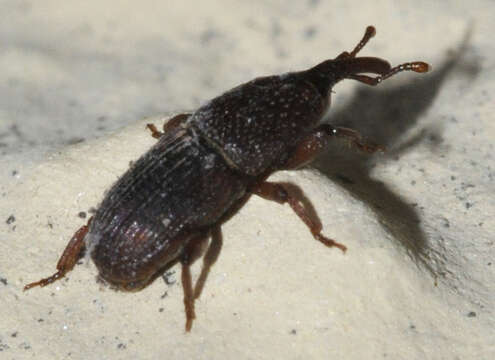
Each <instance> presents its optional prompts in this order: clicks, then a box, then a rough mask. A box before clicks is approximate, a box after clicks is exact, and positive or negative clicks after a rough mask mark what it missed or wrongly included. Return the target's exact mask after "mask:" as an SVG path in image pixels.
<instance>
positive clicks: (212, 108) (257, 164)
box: [24, 26, 429, 331]
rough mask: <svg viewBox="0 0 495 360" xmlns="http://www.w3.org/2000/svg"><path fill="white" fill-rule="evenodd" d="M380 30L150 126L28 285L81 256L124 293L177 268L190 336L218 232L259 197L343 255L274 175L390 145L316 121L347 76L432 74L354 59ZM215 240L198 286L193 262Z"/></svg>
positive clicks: (417, 65)
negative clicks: (52, 260)
mask: <svg viewBox="0 0 495 360" xmlns="http://www.w3.org/2000/svg"><path fill="white" fill-rule="evenodd" d="M374 35H375V28H374V27H372V26H369V27H368V28H367V29H366V32H365V35H364V37H363V38H362V40H361V41H360V42H359V43H358V45H357V46H356V47H355V48H354V50H352V51H351V52H343V53H341V54H340V55H339V56H337V57H336V58H335V59H330V60H326V61H323V62H322V63H320V64H318V65H316V66H314V67H312V68H310V69H308V70H305V71H299V72H291V73H287V74H283V75H275V76H266V77H260V78H256V79H254V80H252V81H249V82H247V83H245V84H242V85H239V86H237V87H235V88H233V89H232V90H229V91H227V92H226V93H224V94H222V95H220V96H218V97H216V98H214V99H213V100H211V101H209V102H208V103H206V104H205V105H203V106H202V107H200V108H199V109H198V110H196V111H195V112H193V113H191V114H181V115H178V116H176V117H174V118H172V119H171V120H170V121H168V122H167V123H166V124H165V125H164V131H163V132H159V131H158V130H157V129H156V128H155V127H154V126H153V125H148V128H149V129H150V130H151V133H152V136H153V137H155V138H157V139H158V142H157V143H156V144H155V145H154V146H153V147H152V148H151V149H150V150H149V151H148V152H147V153H145V154H144V155H143V156H141V158H140V159H138V160H137V161H136V162H135V163H134V164H133V166H132V167H131V168H130V169H129V170H128V171H127V172H126V173H125V174H124V175H123V176H122V177H121V178H120V179H119V180H117V182H116V183H115V184H114V185H113V186H112V188H111V189H110V190H109V191H108V193H107V194H106V196H105V198H104V199H103V201H102V202H101V204H100V206H99V207H98V210H97V211H96V213H95V215H94V216H93V217H92V218H90V219H89V221H88V223H87V224H86V225H84V226H83V227H81V228H80V229H79V230H78V231H77V232H76V233H75V234H74V236H73V237H72V239H71V240H70V241H69V243H68V245H67V247H66V249H65V251H64V253H63V254H62V256H61V257H60V260H59V261H58V264H57V272H56V273H55V274H54V275H52V276H50V277H48V278H44V279H42V280H39V281H37V282H33V283H31V284H28V285H26V286H25V288H24V289H25V290H27V289H30V288H32V287H35V286H45V285H48V284H50V283H52V282H54V281H56V280H58V279H60V278H62V277H63V276H65V274H66V273H67V272H69V271H70V270H72V268H73V267H74V265H75V264H76V262H77V261H78V259H80V257H81V256H82V254H83V253H84V252H87V253H88V254H89V255H90V256H91V258H92V260H93V261H94V263H95V264H96V267H97V268H98V271H99V274H98V276H99V278H100V279H101V280H103V281H104V282H105V283H107V284H109V285H110V286H111V287H113V288H116V289H120V290H128V291H132V290H139V289H141V288H143V287H145V286H146V285H148V284H149V283H150V282H151V281H153V280H154V279H155V278H156V277H157V276H159V275H160V274H162V273H163V272H164V271H165V270H166V269H168V268H169V267H171V266H173V265H174V264H176V263H177V262H179V263H180V264H181V265H182V285H183V290H184V304H185V312H186V325H185V327H186V331H189V330H190V329H191V326H192V322H193V319H194V318H195V315H194V301H195V299H197V298H198V297H199V296H200V294H201V291H202V289H203V286H204V284H205V281H206V278H207V276H208V272H209V269H210V267H211V266H212V265H213V264H214V263H215V261H216V259H217V257H218V255H219V253H220V249H221V245H222V234H221V230H220V227H221V225H222V223H224V222H225V221H226V220H227V219H228V218H229V217H230V216H231V215H232V214H233V213H234V212H235V211H236V210H237V209H239V208H240V207H241V206H242V205H244V203H245V202H246V201H247V199H248V198H249V196H251V195H252V194H255V195H258V196H261V197H263V198H265V199H267V200H273V201H276V202H278V203H280V204H284V203H288V204H289V205H290V206H291V208H292V209H293V210H294V212H295V213H296V214H297V215H298V216H299V218H300V219H301V220H302V221H303V222H304V223H305V224H306V225H307V226H308V228H309V230H310V231H311V233H312V235H313V237H314V238H315V239H317V240H319V241H321V242H322V243H323V244H324V245H326V246H328V247H332V246H336V247H338V248H340V249H341V250H342V251H345V250H346V248H345V246H344V245H342V244H339V243H337V242H335V241H333V240H331V239H329V238H327V237H325V236H323V235H322V234H321V225H319V223H318V222H317V221H314V220H312V219H311V217H310V216H309V215H308V214H307V211H306V210H305V208H304V206H303V205H302V203H301V202H300V200H299V199H297V198H295V197H293V196H292V195H290V194H289V193H288V192H287V190H286V189H285V188H284V185H282V184H279V183H274V182H268V181H266V179H267V178H268V176H270V174H272V173H273V172H275V171H277V170H282V169H294V168H297V167H300V166H302V165H304V164H306V163H308V162H310V161H311V160H312V159H313V158H314V157H315V156H316V155H317V154H319V153H320V152H321V151H322V150H323V149H324V148H325V147H326V145H327V143H328V142H329V141H331V140H332V139H333V138H344V139H346V140H348V141H349V142H350V143H351V144H353V145H355V146H356V147H357V148H359V149H360V150H362V151H365V152H368V153H373V152H375V151H378V150H382V147H380V146H379V145H374V144H370V143H366V142H365V141H364V140H363V139H362V138H361V136H360V135H359V134H358V133H357V132H356V131H354V130H351V129H347V128H341V127H333V126H331V125H329V124H320V120H321V119H322V117H323V115H324V114H325V112H326V111H327V109H328V107H329V104H330V92H331V90H332V87H333V86H334V85H335V84H336V83H337V82H339V81H341V80H343V79H353V80H357V81H359V82H361V83H364V84H367V85H377V84H379V83H381V82H382V81H383V80H385V79H387V78H389V77H391V76H393V75H395V74H397V73H399V72H401V71H406V70H411V71H415V72H419V73H424V72H427V71H428V69H429V66H428V64H426V63H424V62H409V63H405V64H402V65H399V66H396V67H391V66H390V64H389V63H388V62H387V61H385V60H383V59H380V58H375V57H356V55H357V53H358V52H359V51H360V50H361V49H362V48H363V47H364V46H365V45H366V43H367V42H368V40H369V39H370V38H371V37H373V36H374ZM365 74H375V75H376V76H374V77H372V76H369V75H365ZM208 239H211V241H210V243H209V246H208V249H207V250H206V253H205V254H204V256H203V267H202V270H201V274H200V275H199V278H198V280H197V281H196V284H195V285H194V286H193V283H192V280H191V273H190V266H191V264H192V263H193V262H194V261H195V260H196V259H197V258H199V257H200V256H201V255H202V253H203V251H202V250H203V249H204V248H205V247H206V246H205V245H206V244H207V243H208Z"/></svg>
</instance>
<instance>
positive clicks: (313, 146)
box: [283, 124, 385, 170]
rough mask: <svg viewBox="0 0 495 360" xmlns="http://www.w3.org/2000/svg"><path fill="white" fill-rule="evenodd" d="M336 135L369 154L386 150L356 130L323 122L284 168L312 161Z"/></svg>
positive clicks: (299, 145)
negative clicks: (369, 141)
mask: <svg viewBox="0 0 495 360" xmlns="http://www.w3.org/2000/svg"><path fill="white" fill-rule="evenodd" d="M334 137H337V138H344V139H345V140H347V141H348V142H349V143H350V144H351V145H353V146H355V147H357V148H358V149H359V150H361V151H364V152H367V153H369V154H372V153H374V152H376V151H385V147H383V146H381V145H377V144H373V143H367V142H365V141H364V140H363V137H362V136H361V135H360V134H359V133H358V132H357V131H355V130H352V129H348V128H344V127H333V126H331V125H329V124H322V125H320V126H318V127H317V128H316V130H315V131H314V132H313V133H311V134H309V135H308V136H307V137H306V138H305V139H303V140H302V141H301V142H300V143H299V144H298V145H297V147H296V149H295V150H294V152H293V153H292V155H291V157H290V158H289V160H288V161H287V163H286V164H285V166H283V169H286V170H289V169H296V168H298V167H301V166H303V165H305V164H307V163H309V162H311V161H312V160H313V159H314V158H315V157H316V156H318V155H319V154H320V153H321V152H323V150H324V149H325V148H326V147H327V144H328V142H329V141H330V140H331V139H332V138H334Z"/></svg>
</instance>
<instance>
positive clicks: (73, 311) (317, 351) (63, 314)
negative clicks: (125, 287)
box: [0, 0, 495, 360]
mask: <svg viewBox="0 0 495 360" xmlns="http://www.w3.org/2000/svg"><path fill="white" fill-rule="evenodd" d="M494 13H495V3H494V2H493V1H489V0H473V1H470V2H459V1H449V0H447V1H442V2H431V1H425V0H416V1H400V2H395V1H382V2H375V1H364V2H362V1H361V2H349V1H344V0H342V1H260V0H253V1H249V2H243V1H208V2H193V1H181V2H163V3H162V2H155V1H148V0H143V1H141V2H139V4H138V3H137V2H134V1H128V0H126V1H121V2H119V4H118V5H116V3H114V2H103V3H102V2H99V1H94V0H90V1H86V2H80V3H74V2H60V1H53V0H47V1H43V2H34V1H17V0H16V1H13V0H12V1H8V0H4V1H0V14H2V21H1V22H0V44H1V46H0V66H1V69H2V71H1V72H0V169H1V171H0V227H1V230H0V358H1V359H27V358H29V359H32V358H36V359H88V358H94V359H163V358H166V359H379V358H389V359H463V360H465V359H493V358H495V314H494V305H495V285H494V284H495V258H494V254H495V245H494V241H495V235H494V234H495V221H494V220H493V218H494V215H495V195H494V193H495V163H494V156H493V152H494V139H495V115H494V114H495V102H494V101H493V94H494V93H495V85H494V84H495V57H494V56H493V54H495V44H494V42H493V33H494V32H495V22H494V21H493V14H494ZM369 24H373V25H375V26H376V28H377V35H376V37H375V38H374V39H372V40H371V42H370V44H369V45H368V46H367V47H366V48H365V49H364V50H363V51H362V55H363V56H379V57H382V58H385V59H387V60H389V61H390V62H391V63H392V64H397V63H401V62H404V61H411V60H424V61H427V62H428V63H430V64H432V66H433V71H432V72H431V73H429V74H427V75H418V74H412V73H408V74H401V75H400V76H397V77H395V78H393V79H390V80H388V81H386V82H384V83H383V84H381V85H380V86H378V87H376V88H371V87H367V86H365V85H362V84H358V83H356V82H352V81H347V82H343V83H340V84H339V85H337V86H336V87H335V88H334V91H335V93H334V94H333V95H332V110H331V111H330V113H329V114H328V117H327V118H326V119H325V121H329V122H331V123H332V124H338V125H341V126H347V127H352V128H355V129H357V130H359V131H360V132H361V133H363V134H364V135H365V136H366V137H368V138H369V139H371V140H373V141H375V142H377V143H381V144H383V145H386V146H387V149H388V151H387V152H386V153H385V154H384V155H375V156H371V157H370V156H365V155H362V154H358V153H356V151H354V150H352V149H349V148H348V147H346V146H345V145H343V144H335V146H332V147H331V148H329V149H328V151H327V152H326V153H325V154H323V155H322V156H321V157H319V158H318V159H317V161H316V162H315V163H314V164H313V165H312V166H311V167H308V168H305V169H303V170H299V171H291V172H288V171H287V172H280V173H277V174H275V175H274V176H273V178H272V179H274V180H278V181H283V182H287V183H290V184H293V185H292V187H293V190H294V191H298V189H301V190H302V191H303V192H304V195H305V196H306V197H307V199H308V200H309V201H311V203H312V206H313V209H312V210H314V212H315V213H317V214H318V216H319V218H320V220H321V222H322V224H323V229H324V230H323V233H324V234H325V235H327V236H329V237H331V238H334V239H336V240H338V241H339V242H341V243H344V244H345V245H346V246H347V247H348V251H347V253H346V254H345V255H344V254H342V252H340V251H339V250H338V249H328V248H325V247H324V246H322V245H321V244H320V243H319V242H317V241H315V240H314V239H313V238H312V237H311V235H310V233H309V232H308V230H307V228H306V227H305V226H304V224H302V223H301V222H300V221H299V219H298V218H297V217H296V216H295V215H294V213H293V212H292V211H291V209H290V208H289V207H288V206H281V205H278V204H276V203H271V202H267V201H264V200H262V199H260V198H256V197H253V198H252V199H250V201H249V202H248V203H247V204H246V206H245V207H244V208H242V209H241V210H240V211H239V213H238V214H236V215H235V216H234V217H233V218H232V219H231V220H230V221H229V222H228V223H227V224H226V225H225V226H224V227H223V233H224V247H223V249H222V253H221V254H220V258H219V260H218V262H217V263H216V264H215V266H214V267H213V269H212V271H211V274H210V278H209V281H208V282H207V284H206V287H205V289H204V292H203V295H202V297H201V299H200V300H199V301H198V302H197V304H196V311H197V320H196V321H195V323H194V326H193V329H192V332H191V333H189V334H186V333H185V332H184V311H183V302H182V296H183V295H182V287H181V285H180V268H179V267H174V268H172V269H171V270H170V271H169V272H168V273H167V276H166V278H165V279H166V281H165V282H164V281H163V280H162V279H161V278H159V279H157V280H156V281H155V282H154V283H153V284H151V285H150V286H149V287H147V288H146V289H144V290H142V291H140V292H135V293H122V292H115V291H113V290H110V289H108V288H105V287H104V286H102V285H101V284H98V283H97V282H96V281H95V276H96V274H97V271H96V268H95V267H94V265H93V264H92V263H91V262H90V261H81V263H80V264H79V265H78V266H76V268H75V269H74V271H73V272H71V273H70V274H69V275H68V276H67V278H66V279H64V280H62V281H59V282H58V283H56V284H53V285H52V286H49V287H46V288H42V289H41V288H36V289H32V290H30V291H29V292H23V291H22V288H23V285H25V284H26V283H27V282H30V281H35V280H37V279H39V278H40V277H44V276H47V275H50V274H52V273H53V271H54V270H55V266H56V262H57V260H58V257H59V256H60V254H61V253H62V251H63V249H64V247H65V245H66V243H67V242H68V240H69V239H70V237H71V236H72V234H73V233H74V231H75V230H76V229H77V228H78V227H80V226H81V225H82V224H84V223H85V222H86V221H87V217H88V216H89V214H90V212H91V211H92V210H91V209H92V208H94V207H96V206H97V205H98V203H99V202H100V201H101V199H102V196H103V194H104V192H105V190H107V189H108V187H109V186H110V185H111V184H112V183H113V182H114V181H115V180H116V179H117V178H118V177H119V175H120V174H122V173H123V172H124V171H125V170H126V169H127V168H128V166H129V162H131V161H133V160H135V159H136V158H138V157H139V156H140V155H141V154H142V153H143V152H145V151H146V150H147V149H148V148H149V147H150V146H151V145H152V144H153V143H154V142H155V141H156V140H155V139H153V138H152V137H151V136H150V135H149V133H148V132H147V131H146V130H145V124H146V123H147V122H150V121H151V122H154V123H155V124H156V125H157V126H160V125H161V124H162V123H163V122H164V121H165V119H166V118H167V117H168V116H167V115H158V116H154V115H156V114H164V113H167V114H173V113H177V112H181V111H182V110H184V109H195V108H197V107H198V106H199V104H202V103H204V102H206V101H208V100H209V99H211V98H212V97H215V96H217V95H219V94H221V93H222V92H223V91H226V90H228V89H230V88H232V87H233V86H236V85H238V84H240V83H242V82H245V81H248V80H250V79H252V78H254V77H257V76H263V75H270V74H275V73H283V72H287V71H293V70H300V69H304V68H308V67H310V66H312V65H314V64H316V63H318V62H319V61H321V60H323V59H327V58H332V57H335V56H336V55H338V54H339V53H340V52H342V51H344V50H351V49H352V47H353V46H354V45H355V43H356V42H357V41H358V40H359V39H360V37H361V36H362V34H363V32H364V29H365V28H366V26H367V25H369ZM146 116H153V117H151V118H149V119H145V120H139V119H142V118H143V117H146ZM199 268H200V262H198V263H197V264H196V265H195V266H194V268H193V272H194V274H193V275H197V274H198V271H199Z"/></svg>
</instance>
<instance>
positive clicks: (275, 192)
mask: <svg viewBox="0 0 495 360" xmlns="http://www.w3.org/2000/svg"><path fill="white" fill-rule="evenodd" d="M253 192H254V193H255V194H256V195H258V196H260V197H262V198H264V199H267V200H272V201H276V202H278V203H279V204H285V203H288V204H289V205H290V207H291V208H292V210H294V212H295V213H296V215H297V216H299V218H300V219H301V220H302V221H303V222H304V223H305V224H306V226H307V227H308V228H309V230H310V231H311V233H312V234H313V237H314V238H315V239H316V240H318V241H320V242H322V243H323V244H324V245H326V246H328V247H333V246H335V247H338V248H339V249H340V250H342V251H343V252H345V251H346V250H347V248H346V247H345V246H344V245H342V244H340V243H338V242H336V241H334V240H332V239H329V238H327V237H325V236H323V235H322V234H321V224H320V223H319V222H316V221H314V220H312V219H311V217H310V216H309V214H308V212H307V211H306V209H305V208H304V206H303V204H302V203H301V201H299V200H298V199H296V198H295V197H293V196H291V195H290V194H289V193H288V192H287V190H286V189H285V188H284V186H283V185H282V184H279V183H272V182H268V181H265V182H262V183H261V184H259V185H258V186H257V188H256V189H254V191H253Z"/></svg>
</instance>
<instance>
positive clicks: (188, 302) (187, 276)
mask: <svg viewBox="0 0 495 360" xmlns="http://www.w3.org/2000/svg"><path fill="white" fill-rule="evenodd" d="M181 264H182V289H183V290H184V306H185V310H186V331H190V330H191V327H192V322H193V320H194V318H195V317H196V314H195V313H194V294H193V288H192V280H191V268H190V266H191V265H190V264H189V263H188V262H187V261H181Z"/></svg>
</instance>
